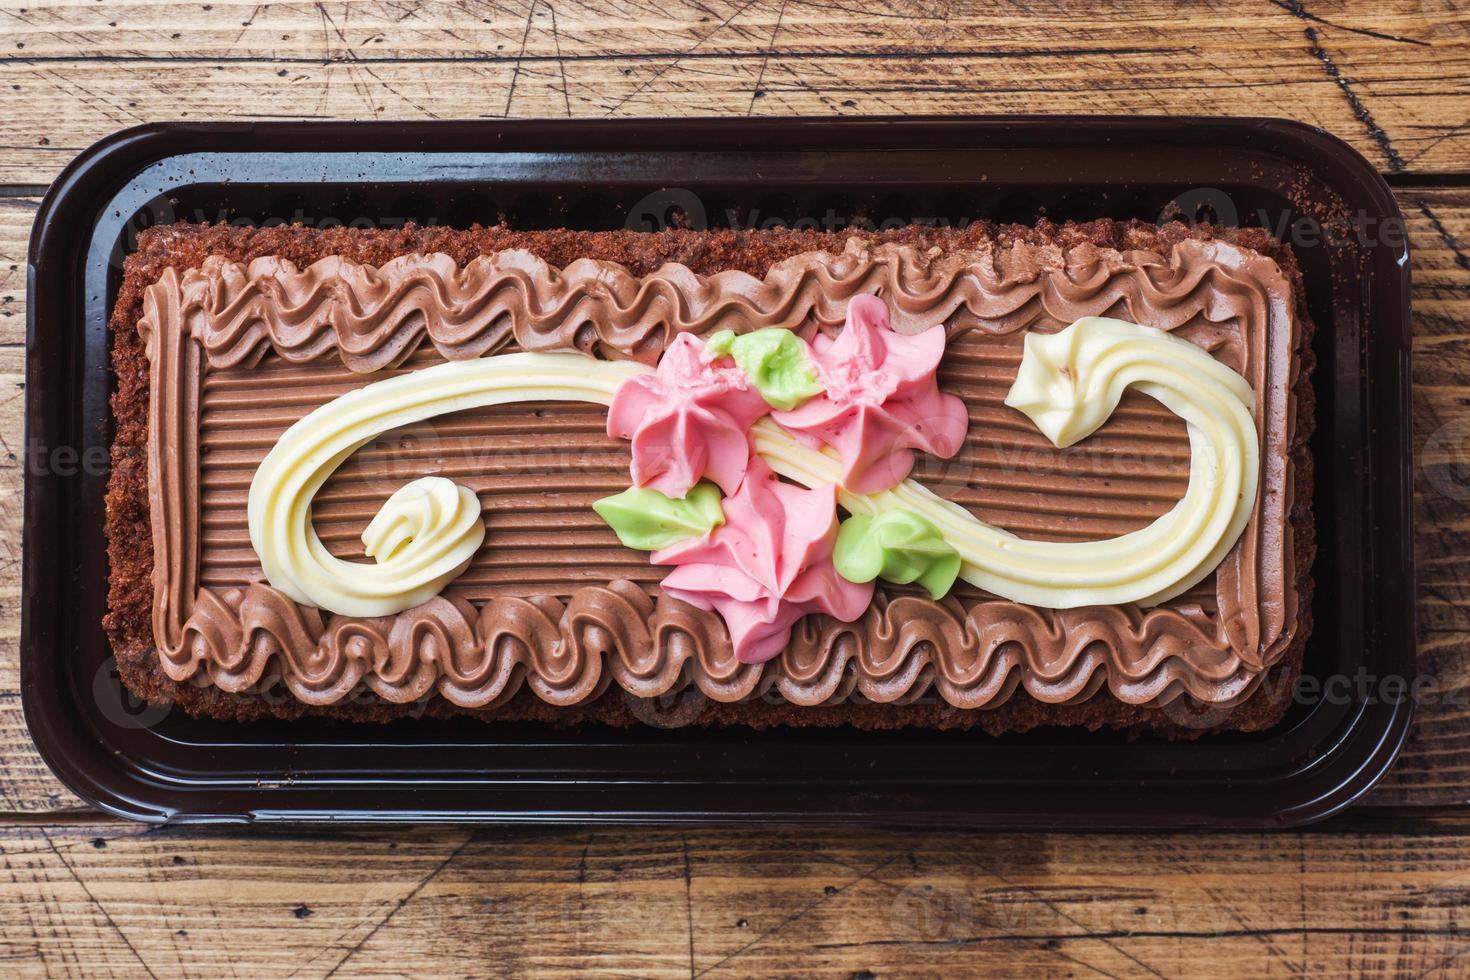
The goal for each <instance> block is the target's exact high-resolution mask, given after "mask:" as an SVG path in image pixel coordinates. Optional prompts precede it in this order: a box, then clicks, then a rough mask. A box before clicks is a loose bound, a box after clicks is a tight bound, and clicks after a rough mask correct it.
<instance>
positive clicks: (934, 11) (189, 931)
mask: <svg viewBox="0 0 1470 980" xmlns="http://www.w3.org/2000/svg"><path fill="white" fill-rule="evenodd" d="M977 111H983V112H1121V113H1201V114H1241V115H1274V116H1285V117H1291V118H1295V119H1300V120H1303V121H1306V122H1309V123H1312V124H1314V125H1317V126H1321V127H1324V128H1326V129H1328V130H1330V131H1332V132H1333V133H1335V134H1337V135H1338V136H1340V137H1342V138H1343V139H1345V140H1347V141H1348V142H1349V143H1351V144H1352V145H1353V146H1355V147H1356V148H1357V149H1358V150H1360V151H1361V152H1362V153H1363V154H1364V155H1366V156H1367V157H1368V159H1370V160H1371V161H1373V162H1374V164H1375V165H1377V166H1378V167H1379V168H1380V169H1381V170H1382V171H1383V172H1384V173H1385V174H1386V175H1387V177H1388V180H1389V182H1390V183H1391V184H1392V185H1393V187H1394V188H1395V190H1396V192H1397V193H1398V195H1399V198H1400V202H1401V204H1402V207H1403V210H1404V212H1405V214H1406V215H1407V216H1408V219H1409V225H1410V233H1411V244H1412V249H1413V259H1414V332H1415V336H1414V345H1415V354H1416V362H1415V367H1414V384H1415V392H1414V426H1415V433H1416V438H1415V452H1416V453H1417V460H1418V470H1417V473H1416V478H1417V483H1418V496H1417V502H1416V507H1417V510H1416V547H1417V554H1418V568H1419V617H1420V636H1419V654H1420V663H1421V669H1422V670H1423V671H1424V672H1425V673H1426V674H1427V675H1429V676H1430V677H1432V679H1433V681H1432V686H1431V691H1432V697H1430V698H1429V699H1428V703H1426V704H1424V705H1423V706H1421V709H1420V712H1419V716H1418V720H1417V722H1416V725H1415V728H1414V731H1413V733H1412V735H1411V737H1410V742H1409V745H1408V747H1407V749H1406V751H1405V753H1404V755H1403V758H1402V759H1401V760H1400V761H1399V763H1398V764H1397V765H1396V766H1395V768H1394V769H1393V771H1392V772H1391V773H1390V774H1389V775H1388V777H1387V778H1386V779H1385V780H1384V781H1383V783H1382V784H1381V785H1380V786H1379V787H1378V788H1377V789H1376V790H1375V791H1374V792H1373V793H1372V795H1371V796H1370V797H1369V798H1368V799H1367V800H1366V802H1364V803H1363V804H1361V805H1360V806H1358V807H1356V808H1355V809H1353V810H1352V811H1350V812H1349V813H1348V814H1346V815H1345V816H1342V817H1339V818H1337V819H1335V820H1333V821H1331V822H1329V823H1327V824H1325V825H1322V826H1319V827H1315V828H1312V829H1309V830H1305V831H1301V832H1296V833H1282V834H1271V835H1257V834H1229V835H1215V836H1210V835H1186V834H1177V835H1148V836H1116V835H1086V834H1046V833H1032V834H1019V833H1016V834H1002V835H978V834H951V833H928V832H926V833H913V834H899V833H891V832H864V831H858V830H842V831H835V832H831V831H789V830H771V829H762V828H749V829H744V830H739V831H728V830H719V829H707V830H686V831H677V830H649V829H633V830H623V829H618V830H598V831H590V832H589V831H586V830H558V831H544V832H521V833H514V834H512V833H505V832H498V831H496V832H491V831H474V830H466V829H426V830H410V831H401V830H400V831H381V832H378V831H365V832H352V833H346V834H342V833H327V832H323V831H307V832H278V833H272V834H269V835H265V834H253V835H242V834H236V833H219V832H206V831H198V830H192V831H184V830H152V829H147V828H143V827H139V826H134V825H131V824H128V823H123V822H120V821H117V820H113V819H110V818H108V817H106V816H103V815H101V814H99V813H97V812H95V811H93V810H90V809H88V808H87V807H86V806H85V805H83V804H82V803H81V801H79V800H78V799H76V798H75V797H73V796H72V795H71V794H70V793H69V792H68V791H67V790H66V789H65V788H63V787H62V786H61V785H60V784H59V783H57V782H56V780H55V779H54V778H53V777H52V776H51V774H50V773H49V772H48V771H47V769H46V767H45V766H44V765H43V764H42V763H41V761H40V760H39V758H38V757H37V755H36V753H35V750H34V749H33V747H32V746H31V743H30V739H29V737H28V735H27V733H26V729H25V724H24V722H23V721H22V718H21V710H20V695H19V693H18V692H19V677H18V672H17V665H16V646H17V639H18V634H19V598H20V596H19V593H20V572H19V569H20V560H19V559H20V523H21V465H22V463H21V460H22V458H23V452H22V449H23V447H22V446H21V439H22V436H21V422H22V401H23V399H22V389H23V387H24V377H23V355H24V343H25V340H24V324H25V302H26V295H25V278H26V277H25V271H24V268H25V267H24V262H25V256H26V237H27V234H28V232H29V228H30V223H31V220H32V216H33V215H34V213H35V211H36V206H37V202H38V198H39V196H40V195H41V194H42V193H43V192H44V191H45V189H46V187H47V184H48V182H49V181H51V180H52V179H53V178H54V177H55V175H56V173H57V171H58V170H59V169H60V168H61V167H62V166H63V165H64V164H65V163H66V162H67V161H68V160H70V159H71V158H72V156H74V155H75V154H76V153H77V152H78V151H80V150H81V149H82V148H84V147H85V146H87V145H88V144H89V143H90V142H91V141H93V140H95V139H97V138H98V137H100V136H103V135H105V134H106V133H108V132H110V131H113V130H115V129H118V128H121V127H124V126H130V125H133V124H135V123H139V122H144V121H150V120H164V119H219V118H225V117H236V118H239V117H249V116H255V117H263V116H268V117H272V118H279V117H287V118H301V117H306V118H359V119H394V118H424V117H441V116H442V117H471V116H472V117H492V118H495V117H503V116H593V117H602V116H609V115H611V116H632V115H685V114H720V115H749V114H770V113H800V114H812V115H834V114H860V113H946V112H949V113H958V112H977ZM0 390H3V391H4V392H5V394H4V395H3V396H0V449H3V450H4V452H3V454H0V766H3V768H0V959H3V961H4V964H5V966H6V967H7V968H9V969H11V970H15V971H20V972H22V973H33V972H34V973H45V974H56V975H86V976H104V975H111V974H120V975H127V976H133V975H149V976H159V977H161V976H196V975H197V976H211V977H214V976H225V975H235V974H243V975H252V974H256V975H258V974H269V975H285V974H291V975H293V976H294V975H300V976H310V977H321V976H332V975H365V974H373V975H384V974H392V975H418V974H455V975H465V974H494V975H500V974H530V973H557V974H560V973H564V972H566V971H569V970H571V969H573V968H585V969H591V970H596V971H597V972H599V973H609V974H626V975H638V976H646V975H660V976H664V975H667V976H683V975H686V974H687V975H689V976H695V975H704V974H706V973H708V974H711V975H722V976H723V975H772V974H782V973H793V974H802V975H806V974H809V973H812V972H820V973H823V974H827V975H838V976H852V977H871V976H875V975H877V976H883V975H889V974H903V975H910V974H930V973H940V972H945V973H952V972H955V971H961V972H962V973H970V972H979V971H984V972H985V973H992V974H997V975H1001V974H1010V973H1026V974H1036V973H1045V974H1068V975H1078V976H1089V975H1092V974H1099V975H1103V976H1109V977H1124V976H1152V977H1174V976H1217V975H1218V976H1254V975H1259V976H1266V975H1272V976H1274V975H1287V974H1303V975H1305V974H1311V975H1361V976H1390V975H1391V976H1413V977H1433V976H1464V975H1470V913H1466V912H1464V911H1463V908H1464V906H1465V905H1466V904H1467V900H1470V709H1467V707H1466V706H1467V704H1470V573H1467V563H1466V555H1467V554H1470V456H1467V453H1470V407H1467V406H1470V13H1467V11H1466V10H1465V9H1457V5H1456V4H1455V3H1454V2H1441V0H1422V2H1417V3H1409V2H1403V0H1390V2H1383V3H1375V4H1361V5H1355V6H1354V5H1347V4H1344V3H1341V2H1336V3H1328V2H1324V0H1302V2H1297V0H1214V2H1205V3H1199V2H1192V3H1166V2H1151V0H1111V2H1106V0H1105V2H1101V3H1097V4H1094V5H1093V6H1092V7H1091V8H1090V9H1089V10H1086V11H1084V10H1083V9H1081V8H1080V7H1079V8H1077V9H1072V8H1069V7H1068V6H1066V5H1063V4H1059V3H1040V4H1033V3H1030V2H1025V0H1009V2H1004V3H1001V2H995V0H978V2H973V3H952V4H946V3H944V2H942V0H915V2H902V0H901V2H897V3H892V4H887V5H884V4H877V3H858V2H856V0H739V2H733V3H732V2H726V0H663V2H658V3H648V2H638V0H631V2H629V0H593V2H575V0H531V2H529V3H527V2H525V0H454V2H448V3H438V2H426V0H394V2H352V3H341V2H325V3H323V2H317V3H305V2H286V3H254V2H241V0H213V2H209V3H176V2H171V0H131V2H127V3H122V2H116V0H0Z"/></svg>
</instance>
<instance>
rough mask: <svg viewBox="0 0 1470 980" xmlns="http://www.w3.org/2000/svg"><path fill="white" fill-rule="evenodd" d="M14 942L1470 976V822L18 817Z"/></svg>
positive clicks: (468, 965)
mask: <svg viewBox="0 0 1470 980" xmlns="http://www.w3.org/2000/svg"><path fill="white" fill-rule="evenodd" d="M0 850H3V852H4V855H5V861H4V864H3V866H0V934H3V937H4V938H3V939H0V955H3V956H4V957H5V958H6V960H7V961H8V962H10V963H13V964H25V963H27V962H31V961H30V958H31V957H40V958H41V959H42V961H43V962H45V963H46V965H47V966H48V968H50V969H51V970H52V971H54V972H55V973H57V974H66V975H84V976H88V977H104V976H138V975H151V976H155V977H163V976H169V977H175V976H177V977H196V976H198V977H218V976H228V975H232V974H234V975H244V976H285V975H287V974H290V975H292V976H299V977H329V976H344V977H350V976H383V975H406V974H412V975H415V976H464V975H483V974H487V973H489V974H494V975H518V976H525V975H565V974H566V973H568V972H571V971H573V970H575V969H578V968H581V969H586V970H593V971H596V972H597V973H599V974H603V975H624V976H640V977H704V976H709V977H727V976H771V977H774V976H811V975H814V974H818V975H823V976H839V977H851V976H873V975H877V976H884V975H888V974H890V973H897V974H898V975H903V976H914V975H919V976H937V975H940V974H943V973H945V972H946V971H950V973H951V974H952V973H953V971H955V970H957V969H962V970H963V971H964V972H965V973H966V974H967V975H973V976H1035V975H1038V974H1040V975H1071V976H1093V975H1101V976H1105V977H1143V976H1148V977H1166V976H1168V977H1172V976H1193V977H1239V976H1258V977H1268V976H1290V975H1311V976H1355V977H1387V976H1418V977H1426V978H1435V977H1454V976H1463V975H1464V973H1465V970H1466V969H1467V968H1470V931H1467V930H1466V929H1465V927H1464V924H1463V916H1462V907H1463V905H1464V901H1465V895H1466V892H1467V889H1470V829H1467V828H1466V827H1465V826H1463V825H1462V824H1460V823H1458V822H1455V821H1445V822H1438V821H1425V822H1423V823H1422V824H1420V825H1419V826H1418V827H1417V828H1415V829H1407V830H1406V829H1405V828H1403V827H1402V826H1399V825H1395V824H1392V823H1389V824H1375V823H1373V822H1371V821H1367V822H1361V823H1360V824H1358V825H1356V826H1354V827H1350V828H1346V829H1342V830H1339V831H1338V832H1335V833H1296V834H1287V835H1280V836H1274V837H1273V836H1213V837H1212V836H1169V835H1159V836H1152V837H1125V836H1082V835H1047V834H1035V835H1001V836H990V837H984V838H978V837H974V836H964V835H950V834H918V833H915V834H905V833H896V832H876V831H868V832H857V831H841V832H831V833H826V834H824V835H822V836H821V837H820V839H816V840H814V839H813V836H812V834H811V832H809V831H808V832H795V831H786V830H766V831H763V832H759V833H750V834H742V835H736V834H730V833H727V832H724V831H719V830H703V831H700V830H691V831H688V832H685V833H679V832H675V831H667V830H652V829H642V830H606V831H596V832H592V833H588V832H578V831H563V832H550V833H527V832H520V833H514V834H509V835H507V834H504V833H487V832H472V831H467V830H420V831H405V832H399V833H395V834H392V835H386V834H380V833H372V832H353V833H345V834H335V835H330V836H327V835H303V834H272V835H257V836H254V837H245V838H241V837H232V836H225V835H220V834H214V833H208V832H200V831H194V832H188V831H182V830H166V831H147V830H143V829H140V828H137V827H131V826H126V825H121V824H117V823H97V824H90V823H72V824H66V825H61V826H49V827H48V826H37V825H27V826H14V825H12V826H9V827H4V828H0Z"/></svg>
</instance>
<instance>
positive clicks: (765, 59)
mask: <svg viewBox="0 0 1470 980" xmlns="http://www.w3.org/2000/svg"><path fill="white" fill-rule="evenodd" d="M789 2H790V0H781V9H780V10H779V11H777V12H776V24H775V26H774V27H772V28H771V43H770V44H768V45H766V53H765V54H764V55H763V56H762V57H761V67H760V71H758V72H756V75H755V86H754V87H753V88H751V90H750V104H749V105H747V106H746V107H745V114H746V115H747V116H748V115H750V114H751V113H752V112H754V111H755V100H756V99H759V98H761V97H763V96H764V95H765V94H766V93H765V92H764V91H763V90H762V89H761V83H762V82H764V81H765V80H766V65H768V64H770V63H771V52H772V51H774V50H776V35H778V34H780V33H781V21H782V20H784V19H785V18H786V4H787V3H789Z"/></svg>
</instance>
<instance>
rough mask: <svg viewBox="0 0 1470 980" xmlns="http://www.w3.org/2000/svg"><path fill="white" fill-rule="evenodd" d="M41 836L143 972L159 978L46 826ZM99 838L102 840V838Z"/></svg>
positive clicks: (156, 979) (153, 977)
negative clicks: (63, 852)
mask: <svg viewBox="0 0 1470 980" xmlns="http://www.w3.org/2000/svg"><path fill="white" fill-rule="evenodd" d="M41 837H42V838H43V839H45V841H46V846H47V847H48V848H50V849H51V853H52V854H54V855H55V856H56V860H58V861H60V862H61V866H62V867H63V868H65V869H66V873H67V874H69V875H71V879H72V880H73V881H75V882H76V883H77V887H78V888H80V889H81V890H82V894H84V895H86V896H87V901H88V902H90V903H91V905H92V907H93V908H94V909H96V910H97V913H98V914H99V915H101V916H102V919H103V921H105V922H106V923H107V925H108V927H109V928H111V929H112V931H113V932H114V933H116V934H117V938H118V939H120V940H122V944H123V945H124V946H126V947H127V948H128V952H130V953H132V954H133V958H134V959H136V960H137V961H138V965H139V966H141V967H142V968H143V972H144V973H146V974H148V976H149V977H151V978H152V980H158V975H157V974H155V973H154V972H153V968H152V967H151V966H149V965H148V962H147V961H146V960H145V959H143V955H142V954H141V953H139V952H138V950H137V947H135V946H134V945H133V943H132V941H131V940H130V939H128V937H127V934H126V933H124V932H123V931H122V929H120V928H118V924H117V922H115V921H114V920H113V918H112V914H111V913H109V912H108V911H107V909H106V908H104V907H103V905H102V903H101V902H99V901H97V896H96V895H94V894H92V889H91V888H89V887H88V886H87V883H86V882H85V881H83V880H82V876H81V875H79V874H77V871H76V869H75V868H73V867H72V866H71V862H70V861H68V860H67V859H66V856H65V855H64V854H62V853H61V849H60V848H58V847H57V846H56V842H55V841H53V840H52V839H51V835H50V834H49V833H47V832H46V830H45V829H44V828H43V829H42V830H41ZM98 839H99V840H100V839H101V838H98Z"/></svg>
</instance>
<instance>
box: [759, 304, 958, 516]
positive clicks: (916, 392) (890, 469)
mask: <svg viewBox="0 0 1470 980" xmlns="http://www.w3.org/2000/svg"><path fill="white" fill-rule="evenodd" d="M943 356H944V327H943V326H935V327H931V328H930V329H928V330H925V331H924V332H923V333H920V334H913V335H905V334H900V333H896V332H894V331H893V330H890V329H889V327H888V307H887V306H886V305H884V303H883V301H882V300H880V299H878V298H877V297H876V296H867V295H864V296H854V297H853V298H852V301H851V302H850V303H849V304H848V307H847V325H846V326H845V327H844V328H843V331H842V333H841V334H840V335H838V337H837V339H836V340H832V339H831V338H829V337H825V336H824V337H818V338H817V341H816V344H815V345H814V351H813V355H812V360H813V362H814V363H815V364H816V368H817V375H818V377H819V378H820V379H821V382H822V387H823V388H825V389H826V391H825V392H824V393H823V394H820V395H817V396H816V397H815V398H812V399H811V400H810V401H808V402H806V403H805V404H803V405H801V406H799V407H797V408H795V409H792V410H791V411H789V412H772V413H771V417H772V418H774V419H775V420H776V421H777V422H779V423H781V425H783V426H785V427H786V428H787V429H789V430H791V431H792V432H793V433H795V434H797V435H799V436H803V437H806V438H807V439H808V441H812V440H815V441H816V442H820V443H826V444H827V445H829V446H832V447H833V448H834V449H836V450H837V452H838V454H839V455H840V456H841V457H842V469H843V480H842V482H843V485H844V486H845V487H846V488H847V489H849V490H851V491H854V492H856V493H878V492H879V491H882V490H888V489H890V488H892V487H894V486H897V485H898V484H899V483H901V482H903V479H904V477H906V476H908V475H909V471H910V470H911V469H913V467H914V450H916V449H919V450H923V451H924V452H926V453H932V454H933V455H935V456H941V457H946V458H947V457H950V456H953V455H954V454H955V453H957V452H959V449H960V446H961V445H962V444H963V443H964V441H965V433H966V432H967V431H968V429H969V416H968V415H967V413H966V411H965V403H964V402H963V401H961V400H960V399H958V398H956V397H954V396H953V395H945V394H942V393H940V391H939V386H938V384H937V382H936V381H935V378H934V372H935V370H936V369H937V368H938V367H939V359H940V358H941V357H943Z"/></svg>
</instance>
